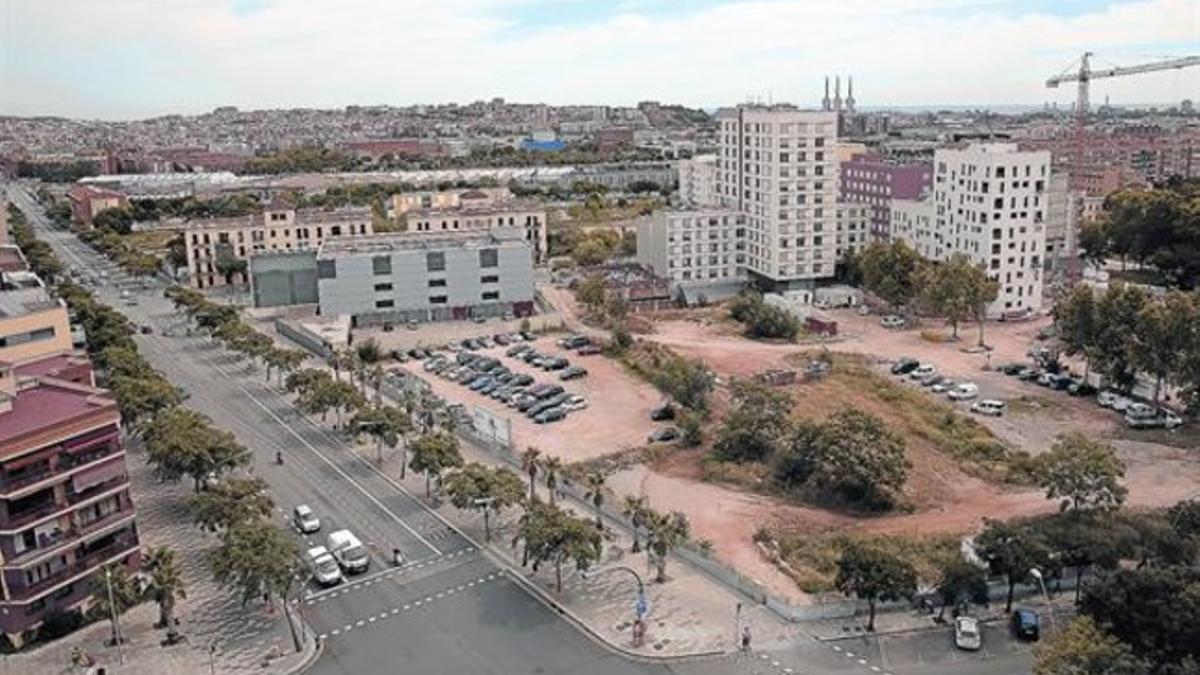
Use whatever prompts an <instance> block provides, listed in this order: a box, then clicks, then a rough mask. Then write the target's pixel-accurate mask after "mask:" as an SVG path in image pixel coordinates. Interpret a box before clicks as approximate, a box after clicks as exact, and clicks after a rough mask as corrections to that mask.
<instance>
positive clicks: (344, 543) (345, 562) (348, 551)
mask: <svg viewBox="0 0 1200 675" xmlns="http://www.w3.org/2000/svg"><path fill="white" fill-rule="evenodd" d="M327 543H328V544H329V552H330V553H332V554H333V557H334V558H335V559H336V560H337V562H338V564H339V565H341V566H342V569H344V570H346V572H348V573H351V574H353V573H356V572H365V571H366V570H367V565H369V564H370V562H371V560H370V558H369V557H368V556H367V547H365V546H363V545H362V542H361V541H359V540H358V537H356V536H354V533H352V532H351V531H350V530H338V531H337V532H330V533H329V539H328V540H327Z"/></svg>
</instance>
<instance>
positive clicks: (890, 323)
mask: <svg viewBox="0 0 1200 675" xmlns="http://www.w3.org/2000/svg"><path fill="white" fill-rule="evenodd" d="M879 325H880V326H883V327H884V328H903V327H904V319H902V318H901V317H898V316H896V315H895V314H888V315H886V316H881V317H879Z"/></svg>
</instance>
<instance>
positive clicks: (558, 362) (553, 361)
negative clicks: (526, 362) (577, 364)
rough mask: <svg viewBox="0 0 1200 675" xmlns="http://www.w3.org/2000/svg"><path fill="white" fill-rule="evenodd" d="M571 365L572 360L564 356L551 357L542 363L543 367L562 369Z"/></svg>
mask: <svg viewBox="0 0 1200 675" xmlns="http://www.w3.org/2000/svg"><path fill="white" fill-rule="evenodd" d="M569 365H571V362H570V361H568V360H566V359H564V358H561V357H559V358H550V359H546V360H545V361H544V362H543V363H542V368H544V369H546V370H562V369H564V368H566V367H567V366H569Z"/></svg>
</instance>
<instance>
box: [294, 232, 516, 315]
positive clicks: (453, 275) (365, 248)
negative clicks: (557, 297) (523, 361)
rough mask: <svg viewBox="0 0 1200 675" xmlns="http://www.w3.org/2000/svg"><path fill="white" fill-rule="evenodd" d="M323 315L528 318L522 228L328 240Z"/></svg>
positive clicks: (319, 260) (320, 285)
mask: <svg viewBox="0 0 1200 675" xmlns="http://www.w3.org/2000/svg"><path fill="white" fill-rule="evenodd" d="M316 276H317V296H318V305H319V308H320V313H321V314H322V315H325V316H336V315H339V314H345V315H349V316H351V317H352V318H353V321H354V323H355V324H356V325H359V326H362V325H379V324H383V323H388V322H407V321H422V322H425V321H450V320H463V319H470V318H476V317H492V316H503V315H505V314H508V315H512V316H517V317H521V316H529V315H531V314H533V310H534V306H533V297H534V296H533V253H532V251H531V249H530V247H529V245H528V243H526V241H525V240H524V232H523V230H521V229H520V228H509V229H506V230H493V231H492V232H447V233H437V234H427V233H423V232H421V233H396V234H378V235H375V236H372V237H360V238H340V239H329V240H327V241H326V242H325V243H324V244H323V245H322V246H321V248H320V250H319V251H318V252H317V256H316Z"/></svg>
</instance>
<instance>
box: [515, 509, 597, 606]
mask: <svg viewBox="0 0 1200 675" xmlns="http://www.w3.org/2000/svg"><path fill="white" fill-rule="evenodd" d="M522 540H523V541H524V542H525V552H526V559H527V560H529V561H532V562H533V570H534V571H535V572H536V571H537V570H538V568H539V567H540V566H541V565H542V564H544V563H549V564H551V565H553V566H554V574H555V588H556V589H557V591H558V592H559V593H562V567H563V564H564V563H566V562H574V563H575V569H576V570H578V571H580V572H583V571H586V570H587V569H588V568H589V567H591V566H592V565H593V564H594V563H595V562H596V561H598V560H599V559H600V552H601V546H602V543H601V537H600V533H599V532H597V531H596V528H595V527H593V526H592V524H591V523H590V522H588V521H587V520H584V519H582V518H576V517H574V516H571V515H569V514H567V513H566V512H565V511H563V510H562V509H560V508H558V507H556V506H553V505H548V504H542V503H541V502H533V504H531V505H530V508H529V510H528V511H526V513H525V516H523V517H522V519H521V522H520V524H519V525H518V528H517V536H516V539H515V540H514V543H515V542H516V541H522Z"/></svg>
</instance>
